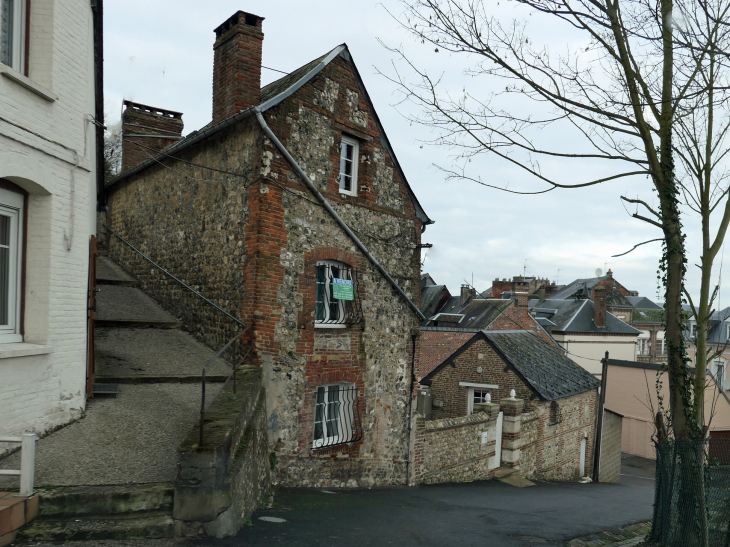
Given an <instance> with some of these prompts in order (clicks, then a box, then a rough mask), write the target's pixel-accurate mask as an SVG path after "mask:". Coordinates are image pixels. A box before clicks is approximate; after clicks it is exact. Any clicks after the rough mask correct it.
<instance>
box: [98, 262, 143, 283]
mask: <svg viewBox="0 0 730 547" xmlns="http://www.w3.org/2000/svg"><path fill="white" fill-rule="evenodd" d="M96 282H97V283H100V284H105V285H125V286H128V287H134V286H137V285H138V283H139V282H138V281H137V280H136V279H135V278H134V277H132V276H131V275H129V274H128V273H127V272H125V271H124V270H123V269H122V268H121V267H119V265H118V264H117V263H116V262H114V261H113V260H112V259H110V258H108V257H106V256H97V257H96Z"/></svg>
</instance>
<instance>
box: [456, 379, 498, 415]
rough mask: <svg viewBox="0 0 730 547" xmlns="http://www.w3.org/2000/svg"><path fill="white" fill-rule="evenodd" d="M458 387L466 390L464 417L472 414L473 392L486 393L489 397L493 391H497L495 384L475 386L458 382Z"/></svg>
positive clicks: (470, 383)
mask: <svg viewBox="0 0 730 547" xmlns="http://www.w3.org/2000/svg"><path fill="white" fill-rule="evenodd" d="M459 385H460V386H462V387H466V388H467V390H466V391H467V395H466V396H467V399H466V415H467V416H471V415H472V414H474V392H475V391H486V392H488V393H489V394H490V395H491V393H492V392H493V391H494V390H495V389H499V386H498V385H496V384H475V383H472V382H459Z"/></svg>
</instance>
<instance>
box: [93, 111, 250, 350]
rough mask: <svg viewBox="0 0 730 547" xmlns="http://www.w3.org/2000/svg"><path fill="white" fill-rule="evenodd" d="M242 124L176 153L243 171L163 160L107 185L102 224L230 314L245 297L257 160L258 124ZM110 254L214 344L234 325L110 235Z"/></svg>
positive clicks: (235, 328) (190, 327)
mask: <svg viewBox="0 0 730 547" xmlns="http://www.w3.org/2000/svg"><path fill="white" fill-rule="evenodd" d="M253 123H255V122H252V123H246V122H242V123H240V124H238V125H237V126H236V127H235V128H233V129H228V130H225V131H223V132H221V133H220V134H219V135H217V136H215V137H213V138H212V139H211V142H208V143H207V146H198V147H195V146H194V147H191V148H188V149H187V150H185V151H183V152H180V153H177V154H176V157H179V158H181V159H183V160H186V161H190V162H193V163H197V164H200V165H211V166H215V167H216V168H217V169H221V170H226V171H230V172H233V173H241V176H240V177H239V176H234V175H228V174H224V173H219V172H216V171H211V170H208V169H204V168H200V167H195V166H192V165H189V164H184V163H181V162H177V161H175V160H163V163H164V165H159V164H158V165H155V166H152V167H149V168H147V169H146V170H144V171H143V172H142V173H140V174H138V175H134V176H132V177H130V178H128V179H126V180H123V181H122V182H120V183H118V184H116V185H114V186H113V187H111V188H109V192H108V199H107V203H108V206H109V209H110V210H109V213H108V220H107V221H108V224H109V225H110V227H111V228H112V230H114V231H116V232H117V233H119V234H120V235H121V236H122V237H124V238H125V239H126V240H127V241H129V242H130V243H131V244H132V245H134V246H136V247H137V248H138V249H139V250H140V251H142V252H143V253H145V254H146V255H147V256H149V257H150V258H151V259H152V260H154V261H155V262H156V263H157V264H159V265H160V266H162V267H163V268H165V269H167V270H168V271H169V272H170V273H171V274H173V275H175V276H176V277H178V278H179V279H180V280H181V281H183V282H185V283H187V284H188V285H190V286H191V287H193V288H194V289H195V290H197V291H199V292H200V293H202V294H203V295H204V296H205V297H206V298H208V299H210V300H211V301H213V302H214V303H215V304H217V305H218V306H220V307H221V308H223V309H224V310H226V311H227V312H228V313H230V314H231V315H233V316H235V317H239V316H240V314H241V303H242V301H243V300H244V298H245V296H246V282H245V279H244V266H245V264H246V262H247V258H248V257H247V242H246V239H245V230H246V227H247V224H248V219H249V207H248V196H249V186H250V185H251V182H252V181H253V180H254V177H255V173H254V165H255V164H257V163H258V162H257V161H256V160H257V159H258V157H257V156H258V154H257V151H258V147H257V144H258V139H259V133H258V131H257V129H258V126H256V125H253ZM107 237H108V243H109V252H110V255H111V257H112V258H113V259H114V260H115V261H117V263H119V264H120V265H121V266H122V267H123V268H124V269H125V270H126V271H127V272H129V273H130V274H132V275H133V276H135V277H136V278H137V279H139V281H140V286H141V288H142V290H144V291H145V292H146V293H147V294H150V295H152V296H154V297H155V298H156V299H157V300H158V301H159V302H160V303H161V304H162V305H163V307H165V308H166V309H167V310H168V311H169V312H171V313H172V314H173V315H175V316H177V317H179V318H180V319H181V320H182V321H183V323H184V325H185V328H186V329H188V330H190V331H191V332H193V333H194V334H195V335H196V336H198V337H199V338H200V339H201V340H203V341H204V342H206V343H207V344H208V345H210V346H211V347H213V348H220V347H222V346H223V345H224V344H225V343H226V342H227V341H228V340H229V339H231V338H232V337H233V336H234V335H235V333H236V332H238V331H239V330H240V327H239V326H238V325H236V323H235V322H234V321H232V320H230V319H228V318H226V317H225V315H223V314H222V313H221V312H219V311H218V310H216V309H215V308H213V307H212V306H210V305H208V304H206V303H205V302H204V301H202V300H201V299H200V298H198V297H197V296H195V295H194V294H193V293H192V292H190V291H188V290H187V289H185V288H184V287H182V286H181V285H180V284H179V283H177V282H176V281H174V280H172V279H171V278H169V277H167V276H166V275H164V274H163V273H161V272H160V271H159V270H158V269H157V268H154V267H153V266H152V265H150V264H149V263H148V262H146V261H145V260H144V259H143V258H142V257H141V256H139V255H138V254H137V253H135V252H134V251H132V250H131V249H130V248H129V247H127V246H126V245H125V244H124V243H122V242H121V241H120V240H118V239H117V238H116V237H114V236H113V235H111V234H107Z"/></svg>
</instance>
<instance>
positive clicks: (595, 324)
mask: <svg viewBox="0 0 730 547" xmlns="http://www.w3.org/2000/svg"><path fill="white" fill-rule="evenodd" d="M630 293H631V291H629V290H627V289H626V288H625V287H623V286H622V285H621V284H619V283H618V282H617V281H615V280H614V279H613V274H612V273H611V271H610V270H609V272H608V274H606V275H605V276H602V277H596V278H591V279H578V280H576V281H573V282H572V283H570V284H568V285H566V286H565V287H563V288H561V289H559V290H557V291H556V292H555V293H553V294H552V295H550V296H549V297H546V298H542V296H541V297H540V298H538V299H535V300H531V301H530V311H531V312H532V313H533V314H534V316H535V317H536V319H537V321H539V322H540V324H541V325H542V326H543V327H544V328H545V329H546V330H547V331H548V332H549V333H550V335H551V336H552V337H553V338H554V339H555V341H556V342H558V344H560V346H561V347H563V348H564V349H565V350H566V351H567V352H568V356H569V357H570V358H571V359H573V360H574V361H575V362H576V363H578V364H579V365H581V366H582V367H583V368H585V369H586V370H587V371H588V372H590V373H591V374H594V375H596V376H600V374H601V362H600V360H601V359H602V358H603V357H604V355H605V352H606V351H608V352H609V355H610V357H611V358H614V359H624V360H631V361H633V360H635V356H636V347H637V340H638V338H639V335H640V334H641V331H640V330H639V329H637V328H634V327H632V326H631V325H630V324H629V323H628V322H626V321H623V320H621V319H619V318H618V317H616V315H614V314H613V313H611V312H610V311H608V310H609V303H610V305H611V307H612V309H613V310H614V311H616V312H617V313H618V311H617V310H626V311H625V312H623V314H622V313H619V315H625V316H627V317H628V316H629V315H630V312H631V308H630V303H629V302H628V301H627V300H626V297H627V296H630ZM609 295H610V296H611V300H610V302H609Z"/></svg>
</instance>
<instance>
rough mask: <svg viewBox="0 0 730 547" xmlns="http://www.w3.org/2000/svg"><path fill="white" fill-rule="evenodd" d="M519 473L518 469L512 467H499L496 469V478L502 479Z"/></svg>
mask: <svg viewBox="0 0 730 547" xmlns="http://www.w3.org/2000/svg"><path fill="white" fill-rule="evenodd" d="M517 473H518V470H517V469H512V468H511V467H498V468H497V469H495V470H494V478H495V479H497V480H501V479H505V478H507V477H511V476H512V475H516V474H517Z"/></svg>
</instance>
